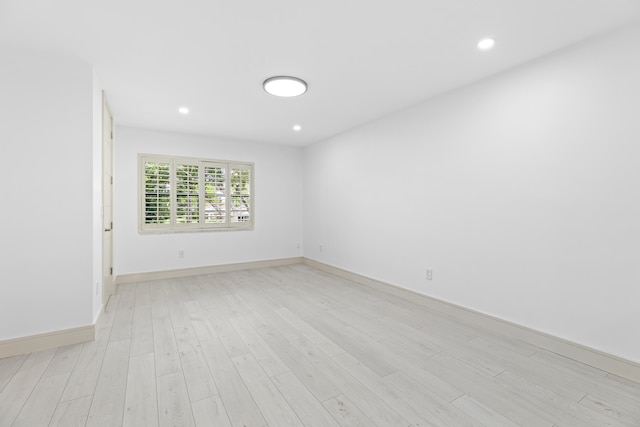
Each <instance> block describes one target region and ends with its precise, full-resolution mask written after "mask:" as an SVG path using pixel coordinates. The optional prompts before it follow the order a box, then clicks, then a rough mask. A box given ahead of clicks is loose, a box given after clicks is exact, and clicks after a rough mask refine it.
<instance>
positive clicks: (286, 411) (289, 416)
mask: <svg viewBox="0 0 640 427" xmlns="http://www.w3.org/2000/svg"><path fill="white" fill-rule="evenodd" d="M233 363H234V365H235V366H236V369H237V370H238V373H239V374H240V377H242V380H243V381H244V383H245V384H246V386H247V389H249V392H250V393H251V396H252V397H253V399H254V400H255V402H256V404H257V405H258V408H260V412H262V415H263V416H264V418H265V420H267V424H269V425H272V426H279V427H280V426H294V427H304V425H303V424H302V422H301V421H300V419H299V418H298V416H297V415H296V414H295V412H294V411H293V409H291V407H290V406H289V404H288V403H287V401H286V400H285V399H284V397H282V394H280V392H279V391H278V389H277V387H276V386H275V385H274V384H273V383H272V382H271V380H270V379H269V377H268V376H267V374H266V373H265V371H264V370H263V369H262V367H261V366H260V364H259V363H258V361H257V360H256V358H255V357H254V356H253V355H252V354H244V355H242V356H237V357H234V358H233Z"/></svg>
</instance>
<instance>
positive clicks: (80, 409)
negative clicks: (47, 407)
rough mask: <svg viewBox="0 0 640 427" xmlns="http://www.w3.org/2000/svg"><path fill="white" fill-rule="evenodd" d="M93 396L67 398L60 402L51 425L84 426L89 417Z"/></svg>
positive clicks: (58, 426) (57, 426) (61, 426)
mask: <svg viewBox="0 0 640 427" xmlns="http://www.w3.org/2000/svg"><path fill="white" fill-rule="evenodd" d="M92 399H93V396H85V397H81V398H79V399H74V400H67V401H66V402H61V403H59V404H58V406H57V408H56V411H55V413H54V414H53V417H52V418H51V422H50V423H49V427H84V426H85V425H86V424H87V418H89V409H90V408H91V400H92Z"/></svg>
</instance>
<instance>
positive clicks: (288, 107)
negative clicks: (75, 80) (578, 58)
mask: <svg viewBox="0 0 640 427" xmlns="http://www.w3.org/2000/svg"><path fill="white" fill-rule="evenodd" d="M639 16H640V1H638V0H394V1H391V0H268V1H267V0H227V1H221V0H110V1H95V0H55V1H54V0H0V42H5V43H9V44H15V45H21V46H26V47H35V48H38V49H44V50H48V51H54V52H60V53H63V54H65V55H71V56H75V57H80V58H83V59H85V60H86V61H88V62H90V63H91V64H93V65H94V67H95V70H96V73H97V75H98V78H99V79H100V82H101V83H102V85H103V87H104V89H105V90H106V93H107V95H108V97H109V100H110V103H111V106H112V109H113V110H114V113H115V116H116V120H117V122H118V123H119V124H123V125H129V126H136V127H143V128H150V129H162V130H173V131H180V132H188V133H198V134H208V135H216V136H222V137H230V138H237V139H243V140H254V141H264V142H272V143H280V144H290V145H298V146H302V145H306V144H309V143H311V142H314V141H318V140H321V139H324V138H327V137H329V136H332V135H335V134H338V133H340V132H343V131H345V130H347V129H350V128H352V127H355V126H357V125H359V124H361V123H364V122H367V121H369V120H372V119H375V118H377V117H381V116H383V115H386V114H389V113H391V112H393V111H396V110H399V109H402V108H404V107H407V106H410V105H413V104H416V103H418V102H420V101H421V100H424V99H426V98H429V97H431V96H434V95H436V94H438V93H442V92H444V91H447V90H451V89H453V88H456V87H460V86H462V85H465V84H468V83H471V82H473V81H477V80H479V79H482V78H484V77H486V76H489V75H491V74H495V73H497V72H500V71H502V70H504V69H506V68H509V67H513V66H515V65H518V64H521V63H523V62H526V61H529V60H531V59H533V58H536V57H539V56H541V55H544V54H546V53H549V52H552V51H555V50H557V49H559V48H562V47H565V46H568V45H570V44H573V43H575V42H577V41H580V40H583V39H586V38H589V37H593V36H595V35H598V34H601V33H604V32H607V31H610V30H612V29H614V28H616V27H619V26H621V25H625V24H626V23H629V22H630V21H632V20H636V19H638V17H639ZM485 36H492V37H495V38H496V40H497V45H496V48H495V49H494V50H492V51H490V52H480V51H478V50H477V49H476V43H477V42H478V40H479V39H481V38H482V37H485ZM0 60H1V58H0ZM274 75H293V76H297V77H300V78H302V79H304V80H306V81H307V82H308V83H309V90H308V92H307V93H306V94H305V95H303V96H301V97H299V98H289V99H281V98H276V97H273V96H271V95H268V94H266V93H265V92H264V91H263V90H262V82H263V80H265V79H266V78H267V77H270V76H274ZM180 106H187V107H188V108H189V109H190V110H191V114H189V115H188V116H183V115H180V114H179V113H178V107H180ZM294 124H300V125H301V126H302V131H300V132H294V131H293V130H292V126H293V125H294Z"/></svg>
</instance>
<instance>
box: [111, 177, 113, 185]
mask: <svg viewBox="0 0 640 427" xmlns="http://www.w3.org/2000/svg"><path fill="white" fill-rule="evenodd" d="M111 185H113V177H111Z"/></svg>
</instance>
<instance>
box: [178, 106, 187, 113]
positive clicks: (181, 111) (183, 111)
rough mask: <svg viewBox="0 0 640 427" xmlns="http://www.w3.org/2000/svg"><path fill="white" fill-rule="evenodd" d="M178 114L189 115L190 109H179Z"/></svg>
mask: <svg viewBox="0 0 640 427" xmlns="http://www.w3.org/2000/svg"><path fill="white" fill-rule="evenodd" d="M178 112H179V113H180V114H189V109H188V108H187V107H180V108H178Z"/></svg>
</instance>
